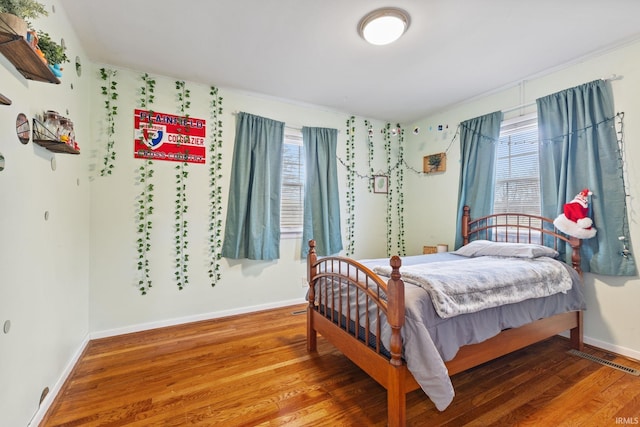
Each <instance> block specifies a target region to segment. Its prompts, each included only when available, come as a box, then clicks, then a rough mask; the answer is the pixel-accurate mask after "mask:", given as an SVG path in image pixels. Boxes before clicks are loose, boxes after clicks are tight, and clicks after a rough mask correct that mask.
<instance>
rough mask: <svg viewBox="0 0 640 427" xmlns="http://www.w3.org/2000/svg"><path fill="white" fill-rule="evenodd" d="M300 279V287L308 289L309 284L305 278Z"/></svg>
mask: <svg viewBox="0 0 640 427" xmlns="http://www.w3.org/2000/svg"><path fill="white" fill-rule="evenodd" d="M301 279H302V280H301V281H300V283H301V284H302V287H303V288H308V287H309V283H308V282H307V278H306V277H304V276H302V277H301Z"/></svg>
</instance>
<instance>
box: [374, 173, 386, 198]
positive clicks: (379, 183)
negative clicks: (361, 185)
mask: <svg viewBox="0 0 640 427" xmlns="http://www.w3.org/2000/svg"><path fill="white" fill-rule="evenodd" d="M373 192H374V193H378V194H388V193H389V177H388V176H386V175H374V176H373Z"/></svg>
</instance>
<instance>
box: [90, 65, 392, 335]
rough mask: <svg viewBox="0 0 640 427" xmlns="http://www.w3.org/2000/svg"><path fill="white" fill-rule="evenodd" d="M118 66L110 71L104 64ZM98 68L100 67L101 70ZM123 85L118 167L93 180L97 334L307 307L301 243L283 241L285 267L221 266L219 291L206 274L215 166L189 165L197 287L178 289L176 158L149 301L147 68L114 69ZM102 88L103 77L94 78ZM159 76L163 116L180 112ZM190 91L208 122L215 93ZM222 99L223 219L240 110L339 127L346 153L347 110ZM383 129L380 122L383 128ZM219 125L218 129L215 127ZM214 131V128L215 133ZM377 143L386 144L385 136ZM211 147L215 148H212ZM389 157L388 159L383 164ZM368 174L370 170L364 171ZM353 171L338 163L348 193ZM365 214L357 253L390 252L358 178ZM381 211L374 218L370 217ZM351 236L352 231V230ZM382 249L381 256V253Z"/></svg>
mask: <svg viewBox="0 0 640 427" xmlns="http://www.w3.org/2000/svg"><path fill="white" fill-rule="evenodd" d="M105 67H106V68H109V67H108V66H105ZM96 68H97V67H96ZM110 69H113V70H116V71H117V75H116V77H115V80H116V81H117V82H118V94H119V100H118V109H119V115H118V117H117V123H116V138H115V141H116V143H115V151H116V156H117V157H116V158H117V160H116V162H115V168H114V172H113V174H112V175H111V176H107V177H100V176H98V174H97V171H96V172H95V173H93V174H92V182H91V253H92V256H91V268H90V272H91V273H90V274H91V280H90V283H91V292H90V309H89V312H90V329H91V330H92V331H97V332H98V333H100V334H102V335H104V334H113V333H119V332H123V331H126V330H135V329H137V328H146V327H149V326H155V325H159V324H166V323H171V322H179V321H184V320H187V319H196V318H202V317H211V316H218V315H223V314H229V313H235V312H243V311H251V310H255V309H259V308H267V307H271V306H274V305H283V304H287V303H298V302H303V298H304V295H305V293H306V289H305V288H303V287H302V279H303V277H306V270H305V265H306V264H305V261H304V260H302V259H301V258H300V255H299V254H300V245H301V239H300V238H297V239H283V240H282V244H281V249H280V251H281V253H280V256H281V258H280V259H279V260H277V261H271V262H265V261H250V260H229V259H223V260H222V281H221V282H220V283H219V284H218V285H216V286H215V288H212V287H211V285H210V282H209V279H208V277H207V269H208V261H209V260H208V257H207V254H208V250H207V248H208V246H207V237H208V224H209V198H208V194H209V191H210V189H209V186H208V183H209V167H208V165H196V164H190V165H189V166H188V170H189V177H188V179H187V187H188V190H187V193H188V196H187V197H188V205H189V211H188V214H187V219H188V221H189V226H188V232H189V238H188V241H189V242H190V248H189V250H188V252H189V253H190V257H191V258H190V261H189V278H190V283H189V285H188V286H187V287H185V288H184V289H183V290H178V288H177V285H176V282H175V280H174V266H173V254H174V252H173V240H172V239H173V236H174V228H173V224H174V219H173V208H174V199H175V197H174V196H175V183H174V181H175V178H174V176H175V169H174V168H175V166H176V163H174V162H162V161H157V162H155V166H154V168H155V171H156V172H155V176H154V185H155V188H156V191H155V194H156V195H155V202H154V206H155V213H154V215H153V222H154V224H153V232H152V237H151V244H152V250H151V270H152V271H151V278H152V281H153V287H152V288H151V289H150V290H149V292H148V294H147V295H144V296H141V295H140V292H139V291H138V289H137V287H136V286H135V285H136V283H137V277H138V275H137V271H136V261H137V258H136V256H137V252H136V245H135V241H136V239H137V237H138V236H137V234H136V223H135V214H134V213H135V204H136V198H137V196H138V195H139V193H140V186H139V185H138V184H137V183H136V177H137V173H136V169H137V168H138V167H139V166H140V165H141V164H142V161H141V160H139V159H134V157H133V110H134V108H138V107H139V104H138V98H139V91H140V86H141V85H142V81H141V80H140V76H141V72H138V71H132V70H124V69H115V68H110ZM94 76H95V77H94V82H93V83H94V86H96V87H99V86H100V85H101V84H102V80H101V79H100V78H99V77H97V73H94ZM153 77H154V78H155V79H156V96H155V102H154V104H153V105H152V106H151V107H152V108H153V110H154V111H157V112H163V113H169V114H178V102H177V92H176V89H175V79H171V78H168V77H162V76H153ZM186 88H187V89H189V90H190V93H191V98H190V101H191V108H190V109H189V110H188V113H189V115H190V116H192V117H196V118H204V119H207V120H208V119H209V117H210V111H209V105H210V102H211V97H210V95H209V87H208V86H205V85H201V84H195V83H191V82H187V83H186ZM220 96H222V97H223V101H222V107H223V114H222V115H221V116H220V118H221V119H222V121H223V150H222V151H223V159H224V161H223V171H222V174H223V180H222V181H223V182H222V184H223V194H224V196H223V208H224V209H223V210H224V213H223V217H224V218H226V216H225V215H226V205H227V195H228V184H229V176H230V171H231V161H232V155H233V146H234V137H235V115H234V114H235V113H236V112H239V111H244V112H248V113H251V114H256V115H260V116H264V117H268V118H271V119H275V120H279V121H283V122H285V123H286V125H287V126H291V127H294V128H300V127H302V126H320V127H330V128H337V129H338V130H339V132H340V133H339V137H338V138H339V142H338V145H339V150H338V152H339V155H340V156H341V157H342V158H343V159H344V157H345V141H346V139H347V131H346V123H347V119H348V118H349V116H348V115H347V114H345V113H339V112H334V111H326V110H322V109H319V108H317V107H312V106H305V105H299V104H292V103H287V102H284V101H281V100H276V99H269V98H265V97H258V96H253V95H250V94H246V93H241V92H238V91H233V90H226V89H224V88H221V89H220ZM103 102H104V98H103V96H102V95H100V93H99V91H97V90H93V92H92V115H93V117H94V120H93V122H94V123H95V124H96V126H95V129H94V134H93V139H95V140H96V145H95V147H96V150H95V151H96V153H95V154H96V155H95V157H93V158H92V159H91V160H92V164H93V165H94V168H93V169H96V170H98V169H99V168H100V166H101V165H100V162H101V161H102V157H101V156H102V155H103V152H104V149H103V144H104V141H105V135H104V130H103V129H104V120H105V116H104V112H103V109H102V106H103ZM363 123H364V121H363V119H357V124H358V126H359V128H362V130H361V131H360V134H361V136H363V137H364V136H365V135H366V132H365V131H364V124H363ZM382 125H383V124H380V123H379V124H378V125H377V128H380V127H381V126H382ZM208 126H210V123H209V124H208ZM208 132H210V129H208ZM376 139H377V141H376V143H377V144H378V146H381V144H382V143H383V141H382V136H381V134H380V133H379V132H378V133H377V135H376ZM208 145H209V144H208V143H207V146H208ZM357 146H358V151H359V153H358V155H359V156H360V158H364V159H366V158H367V151H366V143H365V141H364V139H362V140H360V141H358V144H357ZM378 160H379V161H383V160H384V159H378ZM361 172H362V173H366V172H367V170H366V169H364V170H361ZM345 176H346V169H345V168H344V167H343V166H342V165H340V166H339V179H340V183H341V188H345V187H346V181H345V179H346V178H345ZM357 186H358V189H359V190H358V191H359V193H361V194H362V195H359V196H358V205H357V206H358V207H357V211H358V212H357V214H358V216H359V217H360V221H358V223H357V227H358V234H357V237H358V240H357V244H358V248H359V250H358V255H361V256H378V255H381V256H384V255H385V253H384V239H385V235H384V234H380V233H379V232H377V233H371V235H368V233H369V232H368V230H369V229H373V230H384V204H383V203H384V196H380V195H373V194H370V193H368V192H367V190H366V188H367V181H366V180H364V181H363V180H360V179H359V180H358V182H357ZM345 194H346V192H341V196H342V200H341V202H342V206H343V214H342V215H343V216H342V219H343V223H345V222H346V212H344V211H345V210H346V208H345V207H346V202H345ZM371 212H374V214H371ZM343 234H346V229H345V230H344V231H343ZM380 251H382V252H380Z"/></svg>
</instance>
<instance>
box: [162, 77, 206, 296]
mask: <svg viewBox="0 0 640 427" xmlns="http://www.w3.org/2000/svg"><path fill="white" fill-rule="evenodd" d="M176 90H177V91H178V111H179V112H180V114H181V116H182V117H181V118H180V119H178V120H179V121H178V125H177V126H176V129H175V131H176V136H177V139H176V144H175V146H176V150H177V151H178V152H182V153H184V157H183V161H181V162H180V163H179V164H178V165H177V166H176V167H175V170H176V204H175V209H174V219H175V224H174V229H175V238H174V248H175V263H176V271H175V279H176V282H177V285H178V289H180V290H182V289H183V288H184V287H185V286H187V285H188V284H189V275H188V265H189V253H188V252H187V249H188V248H189V241H188V237H189V232H188V230H187V226H188V225H189V223H188V221H187V220H186V218H185V215H186V213H187V211H188V210H189V206H188V205H187V177H188V176H189V172H188V171H187V167H188V166H189V163H188V160H189V156H190V154H191V146H192V145H193V144H192V143H193V142H196V146H199V144H200V143H201V146H202V149H203V153H202V163H204V136H205V128H206V126H205V124H204V120H200V119H194V120H191V118H190V117H189V114H187V110H188V109H189V107H190V106H191V102H190V101H189V98H190V96H191V92H190V91H189V89H187V88H186V86H185V82H184V81H177V82H176ZM180 120H181V121H180ZM194 125H195V126H196V129H195V131H196V132H194V134H197V135H198V136H194V135H192V134H191V131H192V129H191V128H192V126H194ZM169 129H170V128H169ZM166 130H167V127H166V126H165V132H166ZM200 131H202V132H200ZM160 132H162V130H160ZM200 135H202V136H201V137H200ZM192 138H194V139H192ZM169 139H170V138H169ZM160 143H162V141H161V142H160ZM181 149H183V150H184V151H182V150H181ZM198 163H200V162H198Z"/></svg>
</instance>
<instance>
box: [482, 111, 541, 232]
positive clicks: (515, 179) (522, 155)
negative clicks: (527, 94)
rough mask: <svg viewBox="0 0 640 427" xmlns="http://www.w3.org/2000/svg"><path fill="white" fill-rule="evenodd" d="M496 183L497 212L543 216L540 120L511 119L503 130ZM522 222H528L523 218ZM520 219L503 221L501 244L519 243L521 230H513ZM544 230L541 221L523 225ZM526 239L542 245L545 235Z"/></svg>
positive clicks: (497, 156)
mask: <svg viewBox="0 0 640 427" xmlns="http://www.w3.org/2000/svg"><path fill="white" fill-rule="evenodd" d="M495 173H496V182H495V193H494V198H493V212H494V213H507V212H509V213H510V212H513V213H524V214H531V215H540V212H541V206H540V174H539V160H538V119H537V117H536V115H527V116H521V117H517V118H515V119H511V120H507V121H504V122H503V123H502V126H501V127H500V140H499V142H498V147H497V150H496V164H495ZM522 221H525V219H524V218H523V219H522ZM516 222H517V219H516V217H508V218H506V220H501V223H502V225H505V226H506V227H505V228H502V227H499V228H498V229H497V233H498V236H497V239H498V240H499V241H507V240H510V241H519V239H520V237H521V236H519V233H520V229H518V228H517V227H513V226H515V225H517V224H516ZM521 225H526V226H529V227H530V226H534V227H535V226H537V227H541V226H542V223H541V222H540V221H538V220H535V221H533V222H528V221H527V223H526V224H521ZM527 233H528V235H527V236H522V237H524V240H526V241H529V239H530V241H531V242H537V243H540V239H541V235H538V236H532V235H531V234H530V232H527Z"/></svg>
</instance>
